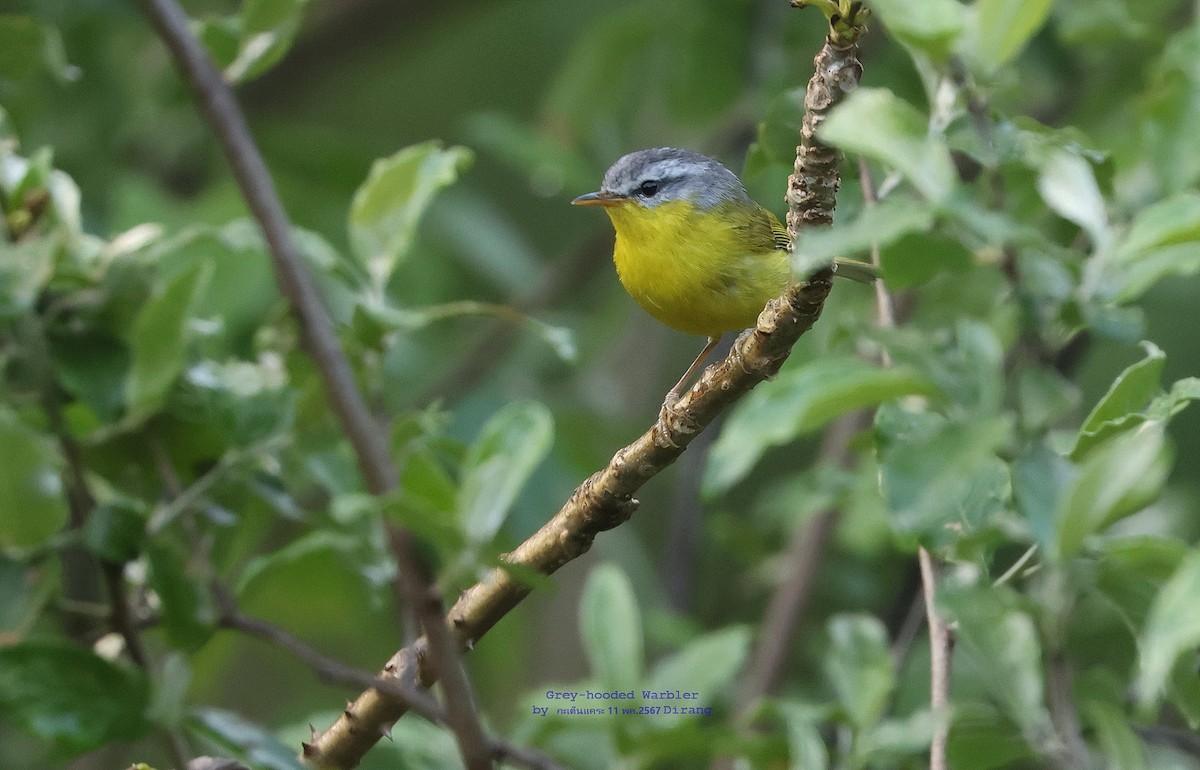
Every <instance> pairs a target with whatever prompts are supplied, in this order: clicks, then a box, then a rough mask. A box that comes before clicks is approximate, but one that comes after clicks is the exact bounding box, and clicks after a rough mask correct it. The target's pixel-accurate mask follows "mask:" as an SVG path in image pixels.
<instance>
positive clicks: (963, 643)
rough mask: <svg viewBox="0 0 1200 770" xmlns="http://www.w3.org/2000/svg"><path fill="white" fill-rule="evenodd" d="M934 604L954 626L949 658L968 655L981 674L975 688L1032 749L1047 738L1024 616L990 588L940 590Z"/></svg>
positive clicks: (1032, 634) (1038, 655)
mask: <svg viewBox="0 0 1200 770" xmlns="http://www.w3.org/2000/svg"><path fill="white" fill-rule="evenodd" d="M939 603H940V604H943V605H944V606H945V608H946V610H947V611H948V618H947V620H950V621H954V622H957V624H958V625H957V628H956V631H955V639H956V645H955V650H954V652H955V655H956V656H957V655H959V654H963V655H966V656H969V657H970V659H971V662H972V663H973V664H974V665H975V666H977V667H978V669H979V670H980V671H982V672H983V675H982V677H980V678H979V682H980V684H982V685H983V686H984V688H985V689H986V690H987V692H988V693H990V694H991V696H992V697H993V698H994V699H995V700H996V702H997V704H998V705H999V706H1000V708H1001V709H1003V711H1004V713H1005V715H1006V716H1007V717H1008V718H1009V719H1010V720H1012V721H1013V722H1014V723H1015V724H1018V725H1020V726H1021V729H1022V732H1023V733H1024V736H1025V739H1026V740H1027V741H1029V742H1030V743H1031V744H1032V745H1033V746H1035V747H1036V746H1038V745H1039V743H1040V742H1042V741H1046V740H1048V739H1049V737H1050V736H1052V735H1053V727H1052V726H1051V723H1050V715H1049V713H1048V712H1047V711H1046V706H1045V701H1044V692H1043V684H1042V683H1043V681H1044V678H1043V675H1042V651H1041V647H1040V645H1039V643H1038V634H1037V630H1036V628H1035V627H1034V624H1033V620H1031V619H1030V618H1029V616H1028V615H1026V614H1025V613H1023V612H1021V611H1020V610H1018V609H1015V608H1013V607H1012V606H1010V603H1009V594H1008V592H1006V591H1001V590H998V589H995V588H992V587H990V586H971V587H964V588H957V587H956V588H952V589H951V590H946V591H943V592H942V594H941V595H940V596H939Z"/></svg>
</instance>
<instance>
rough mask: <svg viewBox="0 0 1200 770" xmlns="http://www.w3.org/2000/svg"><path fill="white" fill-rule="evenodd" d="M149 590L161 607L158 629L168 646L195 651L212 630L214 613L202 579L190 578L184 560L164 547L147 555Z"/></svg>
mask: <svg viewBox="0 0 1200 770" xmlns="http://www.w3.org/2000/svg"><path fill="white" fill-rule="evenodd" d="M147 556H149V560H150V581H149V582H150V587H151V588H153V589H154V592H155V593H156V594H158V598H159V601H160V603H161V605H162V609H161V616H162V627H163V629H164V630H165V631H166V632H167V639H168V640H169V641H170V643H171V645H172V646H174V647H177V648H179V649H182V650H188V651H195V650H198V649H199V648H200V647H201V646H202V645H203V644H204V643H205V642H207V641H208V640H209V638H210V637H211V636H212V635H213V632H214V631H215V630H216V612H215V611H214V609H213V606H212V599H211V598H210V597H209V593H208V585H207V584H206V583H205V581H204V578H203V576H202V575H197V574H194V570H193V569H191V568H190V565H189V564H188V560H187V559H186V557H184V556H183V555H182V554H180V553H179V552H178V551H176V550H175V549H174V548H171V547H170V546H169V545H167V544H166V543H158V544H155V545H154V546H152V547H151V548H150V549H149V550H148V551H147Z"/></svg>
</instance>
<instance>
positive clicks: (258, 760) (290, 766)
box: [189, 708, 444, 770]
mask: <svg viewBox="0 0 1200 770" xmlns="http://www.w3.org/2000/svg"><path fill="white" fill-rule="evenodd" d="M413 721H416V720H413ZM189 732H195V733H198V734H200V735H201V736H203V737H204V738H205V739H206V740H208V741H211V742H212V743H214V744H216V745H217V746H219V747H221V751H220V754H222V755H225V756H232V757H234V758H236V759H239V760H242V761H244V762H247V763H248V764H250V766H252V767H255V768H262V769H263V770H306V768H307V766H306V765H305V764H304V763H303V762H301V761H300V759H299V757H297V756H296V754H297V752H296V747H295V746H288V745H287V744H285V743H283V742H282V741H280V740H279V739H278V738H276V737H275V734H274V733H273V732H271V731H270V730H266V729H264V728H262V727H259V726H258V725H256V724H254V723H253V722H249V721H247V720H246V719H245V718H244V717H242V716H240V715H238V714H235V713H233V712H232V711H225V710H223V709H215V708H198V709H194V710H193V711H192V718H191V724H190V725H189ZM440 732H444V731H440Z"/></svg>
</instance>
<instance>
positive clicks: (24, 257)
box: [0, 238, 57, 319]
mask: <svg viewBox="0 0 1200 770" xmlns="http://www.w3.org/2000/svg"><path fill="white" fill-rule="evenodd" d="M56 249H57V245H56V243H55V239H53V238H32V239H29V240H26V241H23V242H21V243H16V244H12V243H8V242H7V240H2V241H0V319H9V318H16V317H17V316H20V315H22V314H23V313H27V312H29V310H30V309H31V308H32V307H33V304H34V302H35V301H36V300H37V296H38V293H39V292H40V291H41V290H42V287H44V286H45V285H46V284H47V283H48V282H49V281H50V278H51V277H52V276H53V275H54V252H55V250H56Z"/></svg>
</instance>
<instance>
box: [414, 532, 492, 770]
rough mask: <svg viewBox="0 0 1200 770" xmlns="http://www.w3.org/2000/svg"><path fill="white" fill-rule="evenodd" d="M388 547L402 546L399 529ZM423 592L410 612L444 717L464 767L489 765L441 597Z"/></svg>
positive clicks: (478, 769)
mask: <svg viewBox="0 0 1200 770" xmlns="http://www.w3.org/2000/svg"><path fill="white" fill-rule="evenodd" d="M390 534H391V538H392V548H393V550H395V551H396V552H401V551H402V550H403V547H404V546H403V544H401V543H399V542H398V538H399V537H400V533H399V532H398V531H396V530H392V532H391V533H390ZM424 589H425V590H424V596H422V597H420V598H418V600H417V602H416V603H415V604H412V612H413V615H414V617H415V618H416V620H417V622H418V623H419V624H420V627H421V628H424V629H425V639H427V640H428V644H429V647H430V650H431V653H432V654H431V655H430V658H431V661H430V663H431V665H432V667H433V670H434V674H435V675H436V676H437V678H438V681H440V682H441V683H442V694H443V695H444V696H445V698H446V721H447V724H449V726H450V729H451V730H453V731H454V735H455V737H456V738H457V739H458V746H459V750H460V751H461V752H462V755H463V762H464V764H466V766H467V770H488V769H489V768H491V767H493V766H494V764H493V762H492V752H491V750H490V748H489V746H488V741H487V736H485V735H484V733H483V726H482V725H480V724H479V717H478V715H477V713H476V710H475V704H474V701H473V696H472V695H471V685H470V682H468V681H467V675H466V673H465V672H464V671H463V669H462V664H461V662H460V661H459V655H458V645H457V643H456V642H455V640H454V637H453V636H452V635H451V633H450V629H449V628H448V627H447V626H446V614H445V608H444V607H443V606H442V597H441V596H440V595H439V594H438V592H437V588H436V587H435V586H433V585H430V584H426V585H425V586H424Z"/></svg>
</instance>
